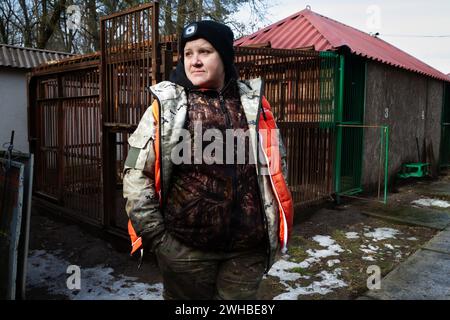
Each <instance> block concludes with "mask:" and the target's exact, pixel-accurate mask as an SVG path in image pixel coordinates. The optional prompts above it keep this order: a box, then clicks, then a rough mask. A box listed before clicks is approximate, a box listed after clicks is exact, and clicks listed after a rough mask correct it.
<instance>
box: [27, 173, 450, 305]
mask: <svg viewBox="0 0 450 320" xmlns="http://www.w3.org/2000/svg"><path fill="white" fill-rule="evenodd" d="M437 182H439V183H448V184H449V185H450V179H449V176H448V175H446V176H442V177H440V178H439V179H438V180H437ZM427 183H436V180H421V181H408V182H407V183H403V184H402V185H399V186H398V187H397V188H396V190H395V191H396V192H395V193H391V194H389V203H388V206H391V207H395V206H404V207H408V206H410V205H411V201H413V200H415V199H418V198H421V197H424V196H435V197H439V195H433V194H426V190H427V187H426V186H427ZM424 190H425V191H424ZM439 198H440V199H442V200H450V199H448V198H446V196H445V195H444V196H442V195H441V196H440V197H439ZM343 200H344V202H343V204H340V205H336V204H334V203H331V202H329V203H326V204H324V207H322V208H321V209H317V210H312V211H311V210H309V211H308V212H309V214H308V215H307V216H306V215H305V216H304V217H303V218H302V219H296V221H297V223H296V225H295V228H294V231H293V237H292V241H291V245H290V248H289V251H288V253H287V254H285V255H283V256H282V257H280V258H281V259H280V260H279V261H278V262H277V263H276V264H275V265H274V266H273V268H272V269H271V271H270V272H269V273H268V274H267V275H266V276H265V277H264V280H263V282H262V284H261V287H260V290H259V293H258V298H259V299H294V300H295V299H356V298H358V297H359V296H361V295H362V294H363V293H364V292H365V291H366V290H367V279H368V277H369V273H368V268H369V267H370V268H373V266H375V267H376V268H379V270H380V271H381V274H382V275H386V274H387V273H389V272H390V271H391V270H392V269H393V268H395V267H396V266H397V265H398V264H400V263H401V262H402V261H404V260H405V259H407V258H408V257H409V256H410V255H411V254H413V253H414V252H415V251H416V250H417V249H418V248H420V247H421V246H422V245H423V244H424V243H426V242H427V241H429V240H430V239H431V238H432V237H433V236H434V235H435V234H436V233H437V232H438V230H437V229H436V228H430V227H424V226H417V225H411V224H410V223H408V224H403V223H399V222H393V221H389V220H386V219H380V218H375V217H373V216H370V215H367V214H364V213H363V212H365V211H372V212H374V211H376V210H378V209H379V208H382V207H384V205H381V204H379V203H376V202H371V201H363V200H356V199H343ZM127 251H128V246H127V243H125V242H120V241H111V239H107V238H105V237H100V238H99V234H98V232H96V231H95V229H90V228H86V227H83V226H80V225H78V224H75V223H73V222H69V221H66V220H63V219H61V218H55V217H54V216H50V215H48V214H46V213H43V212H37V211H33V212H32V220H31V234H30V255H29V264H28V280H27V293H26V296H27V299H162V296H161V293H162V284H161V276H160V274H159V272H158V268H157V267H156V264H155V260H154V258H153V256H151V255H148V256H146V258H145V261H144V264H143V266H142V268H141V269H140V270H137V260H136V259H135V258H133V257H130V256H129V255H128V252H127ZM69 265H76V266H79V267H80V270H81V289H80V290H78V289H73V288H72V289H69V288H68V287H67V279H68V278H69V276H70V275H71V273H67V267H68V266H69ZM370 268H369V269H370Z"/></svg>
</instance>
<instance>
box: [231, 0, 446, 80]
mask: <svg viewBox="0 0 450 320" xmlns="http://www.w3.org/2000/svg"><path fill="white" fill-rule="evenodd" d="M270 2H271V4H270V5H269V6H270V8H269V10H268V13H269V14H268V15H267V20H266V21H261V22H259V24H260V27H264V26H267V25H270V24H272V23H274V22H277V21H279V20H281V19H283V18H286V17H288V16H290V15H292V14H294V13H296V12H298V11H301V10H303V9H305V8H306V6H307V5H309V6H310V7H311V10H313V11H314V12H317V13H320V14H322V15H324V16H327V17H329V18H332V19H334V20H337V21H339V22H342V23H344V24H347V25H350V26H352V27H354V28H356V29H359V30H361V31H364V32H367V33H369V32H373V33H374V32H379V33H380V36H379V37H380V38H381V39H383V40H385V41H387V42H389V43H391V44H393V45H394V46H396V47H398V48H399V49H402V50H404V51H406V52H408V53H409V54H411V55H413V56H415V57H416V58H418V59H420V60H422V61H423V62H425V63H427V64H429V65H430V66H432V67H434V68H436V69H438V70H439V71H441V72H443V73H445V74H448V73H450V1H449V0H427V1H423V0H421V1H419V0H410V1H405V0H390V1H387V0H378V1H377V0H374V1H367V0H335V1H331V0H309V1H303V0H272V1H270ZM237 17H238V18H239V19H241V20H242V21H248V19H250V18H249V15H248V9H246V8H243V9H242V10H241V12H239V13H237ZM416 36H422V37H416ZM423 36H427V37H423ZM428 36H434V37H428ZM436 36H446V37H436Z"/></svg>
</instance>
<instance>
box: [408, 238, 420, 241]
mask: <svg viewBox="0 0 450 320" xmlns="http://www.w3.org/2000/svg"><path fill="white" fill-rule="evenodd" d="M406 240H409V241H417V240H419V239H417V238H416V237H409V238H406Z"/></svg>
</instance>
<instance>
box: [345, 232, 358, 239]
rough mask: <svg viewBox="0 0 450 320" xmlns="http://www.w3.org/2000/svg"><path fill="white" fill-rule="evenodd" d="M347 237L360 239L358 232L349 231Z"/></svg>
mask: <svg viewBox="0 0 450 320" xmlns="http://www.w3.org/2000/svg"><path fill="white" fill-rule="evenodd" d="M345 237H346V238H347V239H359V235H358V232H347V233H346V234H345Z"/></svg>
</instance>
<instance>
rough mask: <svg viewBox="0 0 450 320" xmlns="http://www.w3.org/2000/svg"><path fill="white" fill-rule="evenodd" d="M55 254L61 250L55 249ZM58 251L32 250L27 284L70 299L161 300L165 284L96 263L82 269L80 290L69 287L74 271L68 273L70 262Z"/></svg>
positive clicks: (29, 257)
mask: <svg viewBox="0 0 450 320" xmlns="http://www.w3.org/2000/svg"><path fill="white" fill-rule="evenodd" d="M54 253H55V254H56V255H57V254H58V253H59V252H54ZM55 254H52V253H49V252H46V251H45V250H33V251H31V252H30V255H29V256H28V273H27V286H28V287H29V288H33V287H44V288H47V289H48V292H49V294H54V295H65V296H67V297H68V298H69V299H71V300H93V299H96V300H103V299H113V300H140V299H148V300H162V299H163V298H162V291H163V285H162V283H156V284H152V285H150V284H148V283H143V282H139V281H137V279H136V278H134V277H126V276H123V275H117V276H116V275H114V274H113V272H114V270H113V269H112V268H106V267H104V266H96V267H93V268H81V269H80V271H81V282H80V290H70V289H68V287H67V282H68V278H70V277H71V276H73V275H74V272H73V271H72V272H69V273H67V268H68V267H69V266H70V265H71V263H70V262H68V261H65V260H63V259H61V258H59V257H57V256H56V255H55Z"/></svg>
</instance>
